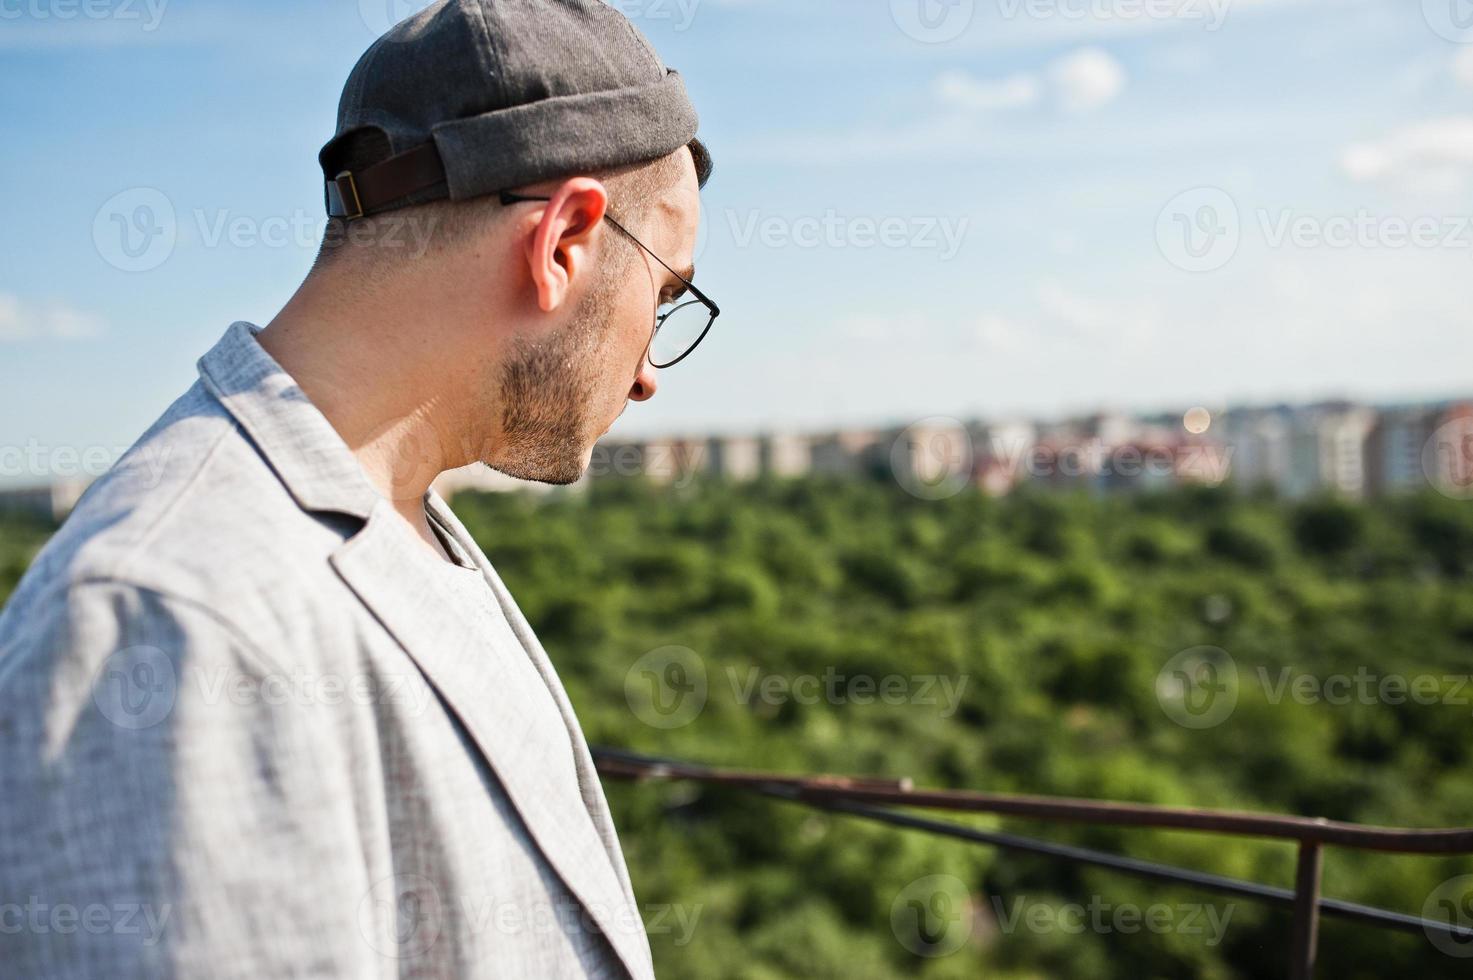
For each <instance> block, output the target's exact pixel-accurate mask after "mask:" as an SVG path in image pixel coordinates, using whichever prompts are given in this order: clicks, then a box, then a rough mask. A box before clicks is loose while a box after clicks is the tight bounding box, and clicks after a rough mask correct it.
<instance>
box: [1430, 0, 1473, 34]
mask: <svg viewBox="0 0 1473 980" xmlns="http://www.w3.org/2000/svg"><path fill="white" fill-rule="evenodd" d="M1422 16H1423V17H1424V18H1425V19H1426V20H1427V26H1428V27H1430V28H1432V30H1434V31H1435V32H1437V34H1438V35H1439V36H1440V37H1443V38H1446V39H1447V40H1449V41H1456V42H1457V43H1459V44H1473V0H1422Z"/></svg>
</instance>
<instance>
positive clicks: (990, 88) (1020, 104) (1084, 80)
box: [931, 48, 1126, 112]
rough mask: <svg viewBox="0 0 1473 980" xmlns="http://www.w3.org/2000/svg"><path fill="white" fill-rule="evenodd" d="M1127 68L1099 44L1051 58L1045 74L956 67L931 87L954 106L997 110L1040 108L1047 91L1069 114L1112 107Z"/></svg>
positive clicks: (944, 102) (938, 77) (937, 79)
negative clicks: (991, 73) (993, 74)
mask: <svg viewBox="0 0 1473 980" xmlns="http://www.w3.org/2000/svg"><path fill="white" fill-rule="evenodd" d="M1125 81H1126V77H1125V68H1124V67H1123V66H1122V65H1121V64H1120V62H1119V61H1116V60H1115V58H1113V57H1111V55H1110V54H1108V53H1107V52H1105V51H1104V50H1102V49H1100V48H1080V49H1079V50H1077V51H1073V52H1071V53H1070V54H1067V55H1064V56H1063V57H1062V58H1058V59H1055V60H1054V61H1052V62H1050V63H1049V65H1048V66H1047V68H1046V69H1045V70H1044V71H1043V72H1042V73H1038V72H1018V73H1016V74H1013V75H1008V76H1007V77H1005V78H977V77H975V76H973V75H971V74H969V73H967V72H965V71H961V70H952V71H948V72H944V73H942V74H941V75H938V76H937V77H936V80H935V82H933V83H932V85H931V89H932V91H933V92H934V93H935V95H936V98H937V99H938V100H939V101H940V102H941V103H942V104H944V105H946V106H948V107H950V108H953V109H962V110H970V111H977V112H992V111H996V110H1001V109H1022V108H1027V107H1030V106H1036V105H1038V104H1039V103H1041V102H1042V101H1043V99H1044V95H1045V93H1046V92H1047V93H1048V94H1049V96H1050V97H1051V98H1052V100H1053V101H1054V102H1055V103H1057V104H1058V105H1059V106H1061V107H1063V108H1064V109H1066V110H1068V111H1070V112H1085V111H1088V110H1090V109H1098V108H1100V107H1101V106H1104V105H1108V104H1109V103H1111V102H1113V101H1115V99H1117V98H1119V96H1120V93H1121V92H1123V91H1124V90H1125Z"/></svg>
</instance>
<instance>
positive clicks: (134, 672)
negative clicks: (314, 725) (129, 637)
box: [92, 646, 434, 730]
mask: <svg viewBox="0 0 1473 980" xmlns="http://www.w3.org/2000/svg"><path fill="white" fill-rule="evenodd" d="M185 697H187V698H189V700H190V701H191V702H192V703H195V704H199V705H204V706H207V707H219V706H225V707H236V708H248V707H251V706H255V705H271V706H282V705H294V706H297V707H304V708H312V707H319V706H320V707H328V708H333V707H338V706H340V705H349V706H352V705H356V706H360V707H364V706H371V705H395V706H398V707H400V708H401V709H402V710H403V712H404V713H405V714H410V715H413V716H415V717H418V716H420V715H422V714H423V713H424V712H425V711H426V710H427V709H428V708H429V706H430V705H431V704H432V703H434V691H433V690H432V689H431V688H430V687H429V685H428V684H426V683H425V682H424V678H423V677H422V676H421V675H420V674H419V673H418V672H416V671H406V672H404V673H401V674H384V673H377V672H375V673H367V672H349V673H334V672H330V671H329V672H323V671H315V670H310V669H306V668H300V667H298V668H294V669H292V670H291V671H273V672H267V673H261V674H247V673H242V672H240V671H236V670H232V669H230V668H228V667H219V666H212V667H207V666H204V665H201V664H191V665H186V666H184V667H183V668H182V669H181V668H179V667H176V666H175V664H174V661H173V660H172V659H171V658H170V657H169V656H168V654H166V653H164V651H162V650H160V649H159V648H157V647H152V646H132V647H128V648H126V649H123V650H119V651H118V652H117V653H115V654H113V655H112V656H111V657H108V658H107V660H106V661H104V662H103V665H102V667H101V668H99V669H98V671H97V674H96V675H95V677H94V679H93V683H92V699H93V702H94V703H95V704H96V705H97V710H98V711H99V712H100V713H101V714H102V716H103V717H104V718H106V719H107V720H108V721H110V722H112V723H113V724H114V725H117V726H118V727H119V728H126V729H131V730H138V729H144V728H152V727H153V726H154V725H157V724H158V723H159V722H161V721H163V720H164V719H165V718H166V717H168V715H169V713H170V712H171V711H173V710H174V707H175V705H177V704H178V703H179V702H180V700H181V699H182V698H185Z"/></svg>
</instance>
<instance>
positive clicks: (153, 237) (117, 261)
mask: <svg viewBox="0 0 1473 980" xmlns="http://www.w3.org/2000/svg"><path fill="white" fill-rule="evenodd" d="M178 235H179V225H178V222H177V221H176V219H175V216H174V204H173V202H172V201H170V200H169V199H168V198H167V197H166V196H164V193H163V192H162V191H159V190H156V189H155V188H152V187H132V188H129V189H128V190H125V191H122V192H120V193H118V194H114V195H113V196H112V197H110V198H108V199H107V201H106V202H105V203H104V204H103V205H102V207H100V208H98V209H97V215H96V216H95V217H94V218H93V219H92V244H93V245H94V246H96V248H97V254H98V255H100V256H102V258H103V261H105V262H106V263H107V264H108V265H110V266H112V267H113V268H115V269H120V270H122V271H123V272H147V271H149V270H150V269H157V268H158V267H159V266H161V265H163V264H164V263H165V262H166V261H168V258H169V256H170V255H172V254H174V243H175V241H176V240H177V238H178Z"/></svg>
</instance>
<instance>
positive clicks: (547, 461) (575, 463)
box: [486, 445, 593, 487]
mask: <svg viewBox="0 0 1473 980" xmlns="http://www.w3.org/2000/svg"><path fill="white" fill-rule="evenodd" d="M592 461H593V446H591V445H590V446H589V447H588V448H587V449H585V450H584V451H583V452H582V453H581V454H580V455H578V456H574V455H573V454H572V453H568V454H566V455H560V456H559V457H557V458H553V457H552V456H551V455H549V456H547V457H543V458H541V459H517V460H504V461H497V462H494V463H493V462H490V461H486V465H487V466H489V467H491V468H492V469H493V470H495V471H496V472H498V473H504V474H506V475H507V476H509V477H512V478H514V479H517V480H527V481H529V482H532V483H546V484H548V485H549V486H555V487H566V486H570V485H571V484H574V483H577V482H578V481H579V480H581V479H582V478H583V475H584V474H585V473H587V472H588V467H589V465H590V464H591V463H592Z"/></svg>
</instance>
